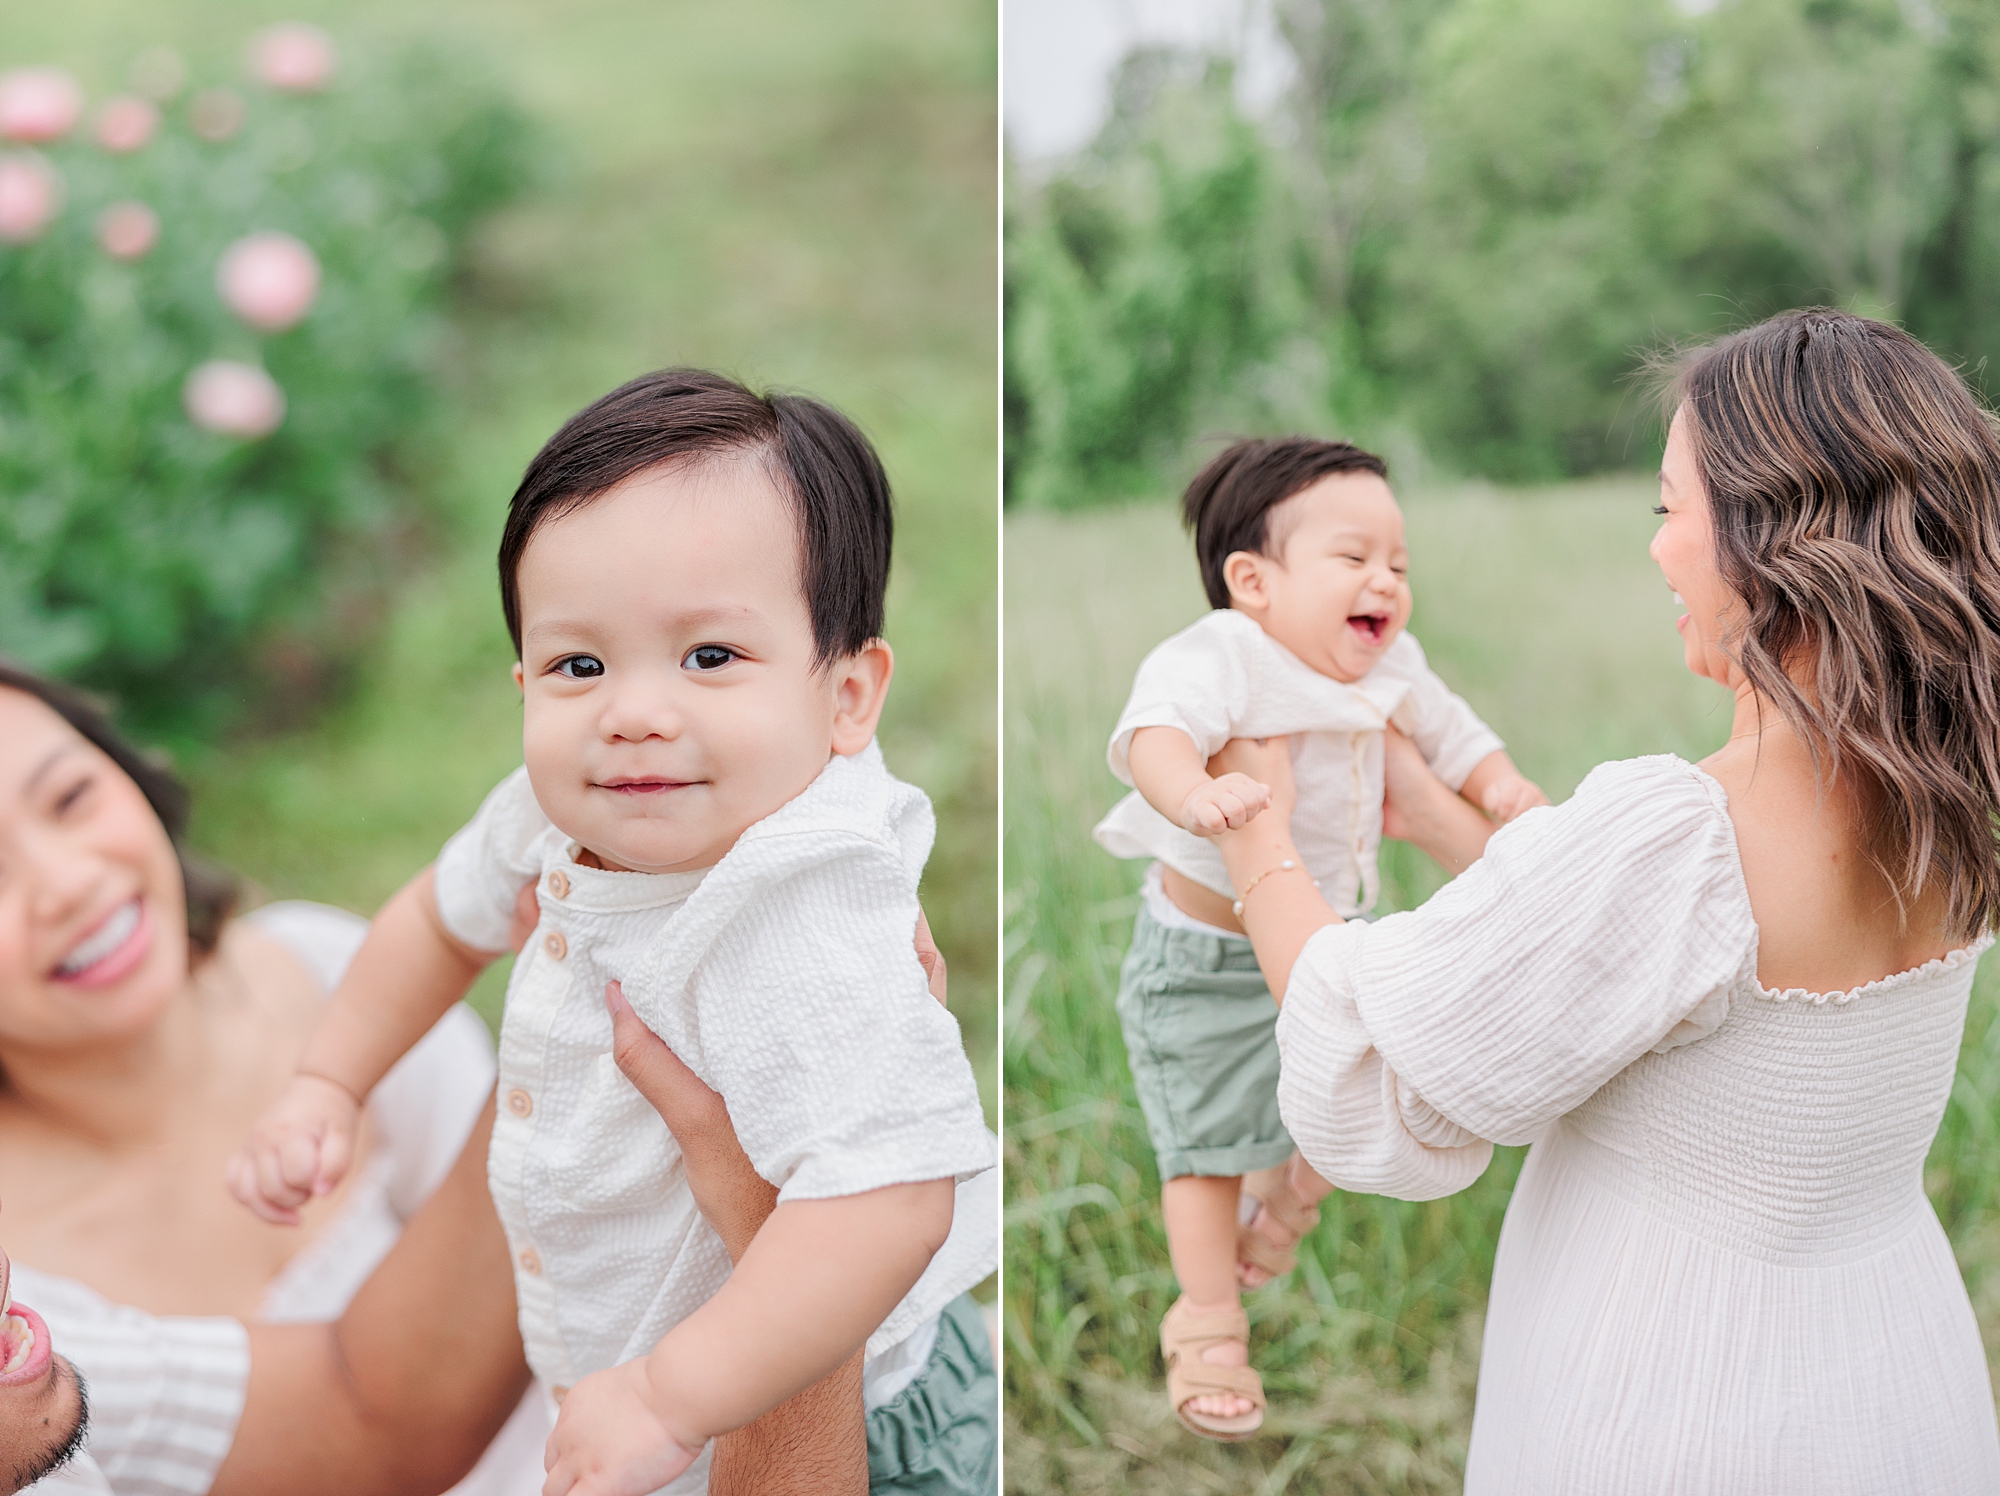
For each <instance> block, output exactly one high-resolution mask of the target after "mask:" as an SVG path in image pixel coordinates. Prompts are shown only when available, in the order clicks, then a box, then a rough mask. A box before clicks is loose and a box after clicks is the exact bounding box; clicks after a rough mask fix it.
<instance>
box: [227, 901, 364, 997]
mask: <svg viewBox="0 0 2000 1496" xmlns="http://www.w3.org/2000/svg"><path fill="white" fill-rule="evenodd" d="M242 923H244V924H245V925H248V926H249V927H250V928H252V929H254V930H256V931H257V932H258V933H259V934H261V935H266V936H269V937H270V938H271V939H273V940H275V941H276V942H277V943H278V944H279V945H282V946H283V947H284V948H285V950H286V951H287V952H289V953H290V955H291V956H292V957H293V959H295V960H296V961H297V962H298V963H299V964H300V965H301V966H303V967H305V969H306V970H307V971H308V972H310V973H311V974H312V977H313V980H315V981H316V982H318V983H319V985H320V986H321V987H322V988H323V989H324V990H326V991H327V992H331V991H333V989H334V988H335V987H337V986H339V985H340V979H341V977H342V976H343V975H345V974H346V972H347V966H348V963H349V962H351V961H352V960H353V959H354V953H355V952H356V951H358V950H360V949H361V942H362V941H363V940H365V939H366V938H367V936H368V921H367V920H365V919H363V918H362V917H361V916H360V915H358V914H355V913H354V912H353V911H351V910H347V909H339V908H336V907H335V906H334V905H332V904H316V903H313V902H312V901H311V900H309V899H281V900H279V901H278V902H277V903H274V904H263V905H260V906H259V907H257V908H255V909H253V910H251V911H250V912H249V913H248V914H246V915H244V916H243V920H242Z"/></svg>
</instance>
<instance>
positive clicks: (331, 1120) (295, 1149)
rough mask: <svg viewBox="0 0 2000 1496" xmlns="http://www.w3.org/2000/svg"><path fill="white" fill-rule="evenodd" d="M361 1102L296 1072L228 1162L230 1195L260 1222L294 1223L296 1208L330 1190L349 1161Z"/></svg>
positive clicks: (329, 1083) (339, 1087) (336, 1087)
mask: <svg viewBox="0 0 2000 1496" xmlns="http://www.w3.org/2000/svg"><path fill="white" fill-rule="evenodd" d="M360 1125H361V1103H360V1102H359V1101H358V1100H357V1099H356V1098H355V1097H354V1095H353V1093H352V1092H350V1091H349V1090H348V1089H347V1088H346V1087H345V1086H342V1085H338V1084H336V1083H335V1082H333V1081H330V1080H325V1079H322V1078H321V1077H319V1076H317V1075H295V1076H293V1077H292V1079H291V1083H290V1084H289V1085H287V1086H286V1087H285V1089H284V1093H283V1094H282V1095H280V1096H279V1097H278V1099H277V1100H276V1101H275V1102H273V1103H272V1104H271V1106H270V1107H269V1108H268V1109H267V1110H266V1111H265V1113H264V1115H263V1116H261V1117H259V1118H258V1119H257V1121H256V1124H255V1125H254V1126H253V1127H252V1128H251V1129H250V1140H249V1141H248V1142H246V1143H245V1144H244V1145H243V1148H242V1150H241V1151H240V1152H239V1153H237V1155H236V1156H235V1157H234V1158H232V1159H231V1160H230V1161H229V1167H228V1170H227V1172H226V1175H225V1177H226V1179H227V1180H228V1184H229V1193H230V1194H232V1195H234V1196H235V1197H236V1198H237V1200H238V1201H240V1202H241V1203H242V1204H244V1205H247V1206H248V1207H249V1208H250V1209H251V1210H252V1211H253V1212H255V1213H256V1214H257V1215H258V1216H260V1217H262V1218H263V1219H264V1220H267V1221H271V1222H273V1223H274V1224H276V1225H280V1226H296V1225H298V1223H299V1207H300V1206H301V1205H304V1204H305V1203H306V1202H307V1201H308V1200H310V1199H312V1198H313V1197H314V1196H315V1195H327V1194H331V1193H332V1192H333V1190H334V1189H335V1187H336V1186H338V1185H339V1183H340V1181H341V1180H342V1179H343V1178H344V1177H346V1174H347V1169H348V1165H350V1164H351V1163H353V1161H354V1136H355V1133H356V1132H357V1131H358V1130H359V1128H360Z"/></svg>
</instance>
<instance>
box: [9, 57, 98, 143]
mask: <svg viewBox="0 0 2000 1496" xmlns="http://www.w3.org/2000/svg"><path fill="white" fill-rule="evenodd" d="M82 113H83V90H82V89H80V88H78V87H77V86H76V79H74V78H72V77H70V75H69V74H68V73H65V72H64V71H63V70H62V69H61V68H15V69H14V70H13V71H11V72H6V73H0V137H5V138H6V139H8V140H54V139H56V138H57V137H58V136H62V135H67V134H68V133H69V131H70V127H71V126H72V125H74V124H75V123H76V122H77V119H78V118H79V116H81V115H82Z"/></svg>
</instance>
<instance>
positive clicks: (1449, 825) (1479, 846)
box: [1382, 727, 1494, 878]
mask: <svg viewBox="0 0 2000 1496" xmlns="http://www.w3.org/2000/svg"><path fill="white" fill-rule="evenodd" d="M1382 784H1383V791H1384V793H1383V798H1382V834H1383V835H1384V836H1393V837H1394V838H1396V840H1397V841H1406V842H1409V843H1410V844H1411V845H1412V846H1415V847H1417V848H1419V849H1421V850H1422V851H1424V852H1425V853H1427V854H1429V856H1430V857H1431V858H1432V860H1434V861H1435V862H1436V863H1437V864H1438V866H1440V867H1442V868H1443V869H1444V870H1445V871H1446V872H1448V873H1450V874H1451V875H1452V876H1453V877H1454V878H1455V877H1457V876H1458V875H1459V874H1460V873H1462V872H1464V871H1465V870H1466V869H1467V868H1468V867H1470V866H1472V864H1473V863H1475V862H1477V861H1478V860H1479V859H1480V858H1481V857H1482V856H1484V855H1485V852H1486V839H1487V838H1488V837H1490V836H1491V835H1492V834H1493V829H1494V828H1493V823H1492V822H1491V821H1489V820H1487V819H1486V817H1485V816H1484V815H1482V814H1481V813H1480V812H1479V810H1478V809H1477V808H1475V807H1474V806H1473V805H1471V804H1470V803H1468V802H1467V801H1466V800H1464V799H1463V798H1461V797H1460V796H1459V795H1458V794H1456V793H1455V792H1454V791H1453V790H1452V788H1451V787H1450V786H1449V785H1447V784H1446V783H1445V782H1444V781H1443V780H1442V779H1440V778H1438V777H1437V775H1436V774H1434V773H1432V772H1431V766H1430V765H1429V764H1428V763H1426V762H1425V761H1424V756H1423V753H1422V752H1421V751H1420V750H1419V749H1418V748H1417V745H1416V744H1415V743H1413V742H1411V741H1410V740H1409V738H1407V737H1405V736H1404V735H1403V734H1402V733H1400V732H1398V731H1397V730H1396V729H1395V728H1393V727H1391V728H1389V729H1388V730H1387V731H1386V732H1384V733H1383V734H1382Z"/></svg>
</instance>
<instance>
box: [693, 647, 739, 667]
mask: <svg viewBox="0 0 2000 1496" xmlns="http://www.w3.org/2000/svg"><path fill="white" fill-rule="evenodd" d="M735 658H736V652H735V651H734V650H730V649H724V648H723V647H722V646H721V645H720V644H697V645H696V646H695V647H694V648H693V649H691V650H689V651H688V654H687V658H686V659H685V660H682V661H681V664H682V666H683V667H684V668H686V669H690V670H720V669H721V668H722V667H723V666H724V665H727V664H728V663H729V662H730V661H731V660H733V659H735Z"/></svg>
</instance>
